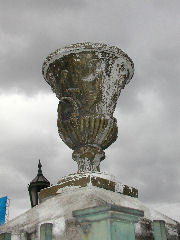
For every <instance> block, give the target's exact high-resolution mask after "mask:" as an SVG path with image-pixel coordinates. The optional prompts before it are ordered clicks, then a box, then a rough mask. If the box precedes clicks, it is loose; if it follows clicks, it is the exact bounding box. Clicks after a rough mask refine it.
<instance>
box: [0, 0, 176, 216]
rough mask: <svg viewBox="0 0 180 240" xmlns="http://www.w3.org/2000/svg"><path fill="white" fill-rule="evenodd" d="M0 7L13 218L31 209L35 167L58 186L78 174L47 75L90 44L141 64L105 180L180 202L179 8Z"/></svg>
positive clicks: (124, 98) (0, 72) (4, 179)
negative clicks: (70, 49)
mask: <svg viewBox="0 0 180 240" xmlns="http://www.w3.org/2000/svg"><path fill="white" fill-rule="evenodd" d="M0 3H1V9H0V43H1V44H0V55H1V59H0V76H1V78H0V99H1V104H0V109H1V119H0V126H1V128H0V131H1V139H0V154H1V160H0V163H1V166H2V168H1V169H0V179H1V180H0V189H1V194H8V196H9V197H10V198H11V206H12V208H11V216H15V215H17V214H18V213H20V212H23V211H24V209H27V208H28V207H29V200H28V192H27V184H28V183H29V182H30V180H32V178H33V177H35V175H36V171H37V161H38V158H41V159H42V163H43V171H44V173H45V176H46V177H47V178H49V180H50V181H51V182H52V183H56V182H57V181H58V179H59V178H61V177H62V176H64V175H66V174H68V173H71V172H75V171H76V164H75V163H74V162H73V161H72V160H71V150H69V149H68V147H66V146H65V144H64V143H62V141H61V140H60V139H59V136H58V133H57V128H56V117H57V112H56V109H57V102H58V101H57V99H56V97H55V95H52V94H50V93H51V90H50V87H49V86H48V85H47V84H46V83H45V81H44V80H43V77H42V74H41V67H42V63H43V61H44V59H45V57H46V56H47V55H48V54H49V53H50V52H52V51H54V50H55V49H57V48H60V47H63V46H65V45H68V44H71V43H76V42H83V41H92V42H104V43H108V44H110V45H116V46H118V47H120V48H122V50H124V51H125V52H127V54H128V55H129V56H130V57H131V58H132V59H133V61H134V63H135V75H134V78H133V80H132V82H131V83H130V84H129V85H128V86H126V88H125V89H124V90H123V91H122V94H121V97H120V100H119V102H118V105H117V110H116V113H115V115H116V117H117V119H118V127H119V138H118V140H117V141H116V143H114V144H113V145H112V146H111V147H110V148H109V149H108V150H107V151H106V156H107V158H106V159H105V160H104V162H103V163H102V170H106V171H107V172H111V173H112V174H114V175H116V176H118V177H119V179H120V181H121V182H123V183H125V184H129V185H132V186H136V187H137V188H138V189H139V192H140V198H141V199H142V200H143V201H145V202H147V203H164V204H165V203H166V204H170V203H172V204H173V203H176V202H178V201H179V199H180V194H179V188H180V186H179V185H180V182H179V181H178V176H179V173H180V163H179V144H178V143H179V138H180V134H179V133H180V131H179V130H180V125H179V123H180V107H179V92H180V84H179V75H180V67H179V62H180V49H179V32H180V31H179V30H180V29H179V28H180V27H179V24H178V19H179V8H180V2H179V1H176V0H173V1H165V0H164V1H161V0H160V1H155V0H153V1H143V0H138V1H133V0H126V1H119V0H118V1H116V0H114V1H111V2H110V1H106V0H104V1H103V0H100V1H95V0H94V1H87V0H86V1H82V0H76V1H74V0H70V1H46V0H45V1H44V0H43V1H41V0H40V1H20V0H17V1H16V2H15V1H9V0H7V1H3V0H2V1H0ZM12 183H13V184H12ZM22 205H24V207H22Z"/></svg>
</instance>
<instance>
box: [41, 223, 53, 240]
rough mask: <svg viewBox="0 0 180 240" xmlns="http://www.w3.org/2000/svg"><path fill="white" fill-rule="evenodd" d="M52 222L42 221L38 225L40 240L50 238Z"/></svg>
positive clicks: (48, 239)
mask: <svg viewBox="0 0 180 240" xmlns="http://www.w3.org/2000/svg"><path fill="white" fill-rule="evenodd" d="M52 227H53V224H52V223H43V224H41V226H40V240H52Z"/></svg>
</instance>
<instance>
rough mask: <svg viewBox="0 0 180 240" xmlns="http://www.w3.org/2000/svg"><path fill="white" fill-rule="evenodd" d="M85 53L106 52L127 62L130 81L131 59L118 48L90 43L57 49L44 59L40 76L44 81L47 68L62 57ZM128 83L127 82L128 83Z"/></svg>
mask: <svg viewBox="0 0 180 240" xmlns="http://www.w3.org/2000/svg"><path fill="white" fill-rule="evenodd" d="M86 51H96V52H106V53H110V54H111V55H114V56H116V57H118V58H123V59H124V60H126V61H127V62H129V63H130V65H131V70H132V72H131V74H130V75H131V76H130V78H129V81H130V79H131V78H132V77H133V75H134V63H133V61H132V59H131V58H130V57H129V56H128V55H127V54H126V53H125V52H123V51H122V50H121V49H120V48H118V47H115V46H110V45H108V44H104V43H91V42H84V43H75V44H71V45H68V46H65V47H63V48H59V49H57V50H56V51H54V52H53V53H51V54H49V55H48V56H47V58H46V59H45V61H44V63H43V66H42V74H43V76H44V78H45V79H46V73H47V70H48V67H49V65H50V64H51V63H53V62H54V61H55V60H56V59H60V58H62V57H63V56H66V55H68V54H71V53H80V52H86ZM129 81H128V82H129Z"/></svg>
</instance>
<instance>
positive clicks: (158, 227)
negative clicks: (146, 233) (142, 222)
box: [153, 220, 167, 240]
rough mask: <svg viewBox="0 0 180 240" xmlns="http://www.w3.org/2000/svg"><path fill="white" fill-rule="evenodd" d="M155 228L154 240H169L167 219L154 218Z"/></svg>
mask: <svg viewBox="0 0 180 240" xmlns="http://www.w3.org/2000/svg"><path fill="white" fill-rule="evenodd" d="M153 229H154V231H153V234H154V240H167V235H166V228H165V221H163V220H154V221H153Z"/></svg>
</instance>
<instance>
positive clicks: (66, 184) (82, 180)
mask: <svg viewBox="0 0 180 240" xmlns="http://www.w3.org/2000/svg"><path fill="white" fill-rule="evenodd" d="M88 186H94V187H98V188H103V189H106V190H109V191H112V192H117V193H121V194H124V195H128V196H131V197H135V198H137V197H138V190H137V189H136V188H134V187H129V186H127V185H125V184H122V183H119V182H118V181H117V179H115V177H113V176H111V175H108V174H106V173H99V172H96V173H80V174H71V175H68V176H67V177H64V178H62V179H61V180H60V181H59V182H58V184H57V185H54V186H51V187H49V188H46V189H43V190H41V191H40V195H39V196H40V201H43V200H44V199H46V198H49V197H52V196H55V195H57V194H61V193H62V192H63V191H64V189H67V188H83V187H88Z"/></svg>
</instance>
